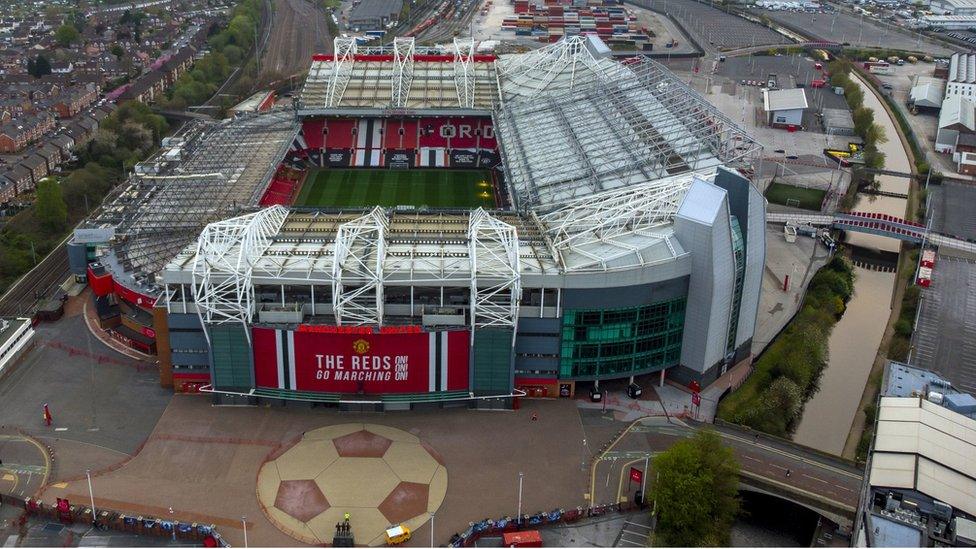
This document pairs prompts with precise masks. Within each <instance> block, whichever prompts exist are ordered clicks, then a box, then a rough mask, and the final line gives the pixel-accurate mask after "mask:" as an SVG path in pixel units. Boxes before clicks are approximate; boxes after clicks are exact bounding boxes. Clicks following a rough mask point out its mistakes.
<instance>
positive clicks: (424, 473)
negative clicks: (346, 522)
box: [257, 423, 447, 546]
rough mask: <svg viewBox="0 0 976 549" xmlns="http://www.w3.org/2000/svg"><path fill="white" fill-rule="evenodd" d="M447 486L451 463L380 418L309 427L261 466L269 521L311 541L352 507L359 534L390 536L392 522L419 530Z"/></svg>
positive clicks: (375, 540) (325, 539)
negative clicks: (447, 464) (446, 463)
mask: <svg viewBox="0 0 976 549" xmlns="http://www.w3.org/2000/svg"><path fill="white" fill-rule="evenodd" d="M446 492H447V468H445V467H444V464H443V463H442V460H441V458H440V456H439V454H437V452H436V451H435V450H433V449H432V448H430V446H428V445H426V444H425V443H423V442H422V441H421V440H420V439H419V438H418V437H416V436H414V435H411V434H410V433H407V432H406V431H401V430H400V429H395V428H392V427H386V426H383V425H376V424H370V423H366V424H362V423H346V424H342V425H333V426H330V427H322V428H320V429H316V430H314V431H309V432H307V433H305V434H304V435H303V436H302V439H301V440H300V441H298V442H297V443H296V444H295V445H294V446H291V447H290V448H287V449H285V450H284V451H282V452H281V455H279V456H277V457H276V458H275V459H273V460H269V461H268V462H267V463H265V464H264V465H263V466H262V467H261V470H260V471H259V472H258V486H257V494H258V501H259V502H260V503H261V505H262V507H263V509H264V512H265V513H266V514H267V515H268V518H270V519H271V522H272V523H273V524H274V525H275V526H276V527H277V528H278V529H279V530H282V531H283V532H285V533H287V534H288V535H290V536H291V537H293V538H295V539H296V540H299V541H301V542H303V543H308V544H312V545H314V544H319V543H331V542H332V538H333V535H334V534H335V532H336V525H337V524H339V523H340V522H341V521H343V518H344V516H345V515H346V513H348V514H350V515H351V523H352V524H353V525H354V526H355V530H354V531H355V533H356V535H357V542H358V543H360V544H362V543H366V544H369V545H370V546H377V545H382V544H384V543H385V542H386V539H385V536H384V531H385V530H386V529H387V528H388V527H389V526H391V525H404V526H407V527H408V528H409V529H410V530H416V529H417V528H419V527H420V526H421V525H422V524H424V523H426V522H427V521H429V520H430V516H431V513H436V511H437V509H438V508H439V507H440V505H441V503H442V502H443V501H444V495H445V493H446Z"/></svg>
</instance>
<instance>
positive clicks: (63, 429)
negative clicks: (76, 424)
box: [54, 427, 68, 431]
mask: <svg viewBox="0 0 976 549" xmlns="http://www.w3.org/2000/svg"><path fill="white" fill-rule="evenodd" d="M54 430H55V431H67V430H68V428H67V427H55V428H54Z"/></svg>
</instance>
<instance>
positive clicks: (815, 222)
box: [766, 212, 976, 253]
mask: <svg viewBox="0 0 976 549" xmlns="http://www.w3.org/2000/svg"><path fill="white" fill-rule="evenodd" d="M766 222H767V223H783V224H787V223H788V224H792V225H811V226H814V227H833V228H835V229H840V230H842V231H851V232H856V233H867V234H874V235H879V236H887V237H889V238H896V239H898V240H904V241H906V242H912V243H915V244H920V243H921V242H922V241H923V240H924V241H925V242H927V243H929V244H932V245H933V246H938V247H940V248H948V249H952V250H957V251H962V252H968V253H976V242H972V241H969V240H964V239H962V238H956V237H954V236H950V235H945V234H941V233H936V232H932V231H930V230H928V229H927V228H926V227H925V225H921V224H919V223H915V222H912V221H908V220H906V219H901V218H899V217H895V216H891V215H887V214H880V213H868V212H837V213H835V214H816V213H811V214H794V213H772V212H770V213H767V214H766Z"/></svg>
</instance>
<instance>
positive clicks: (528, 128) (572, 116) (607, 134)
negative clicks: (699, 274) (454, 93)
mask: <svg viewBox="0 0 976 549" xmlns="http://www.w3.org/2000/svg"><path fill="white" fill-rule="evenodd" d="M578 43H579V42H576V44H578ZM573 44H574V43H572V42H570V43H560V44H559V46H560V47H559V48H553V47H550V48H544V50H548V52H549V53H548V54H546V53H538V52H537V53H536V54H533V55H534V56H533V59H536V60H538V59H549V60H550V61H551V60H553V59H560V61H559V66H558V67H557V68H555V69H552V70H550V72H548V73H547V74H550V76H549V77H547V78H546V79H544V80H545V81H548V82H550V83H552V84H555V83H561V84H558V85H553V86H552V88H544V90H545V91H544V93H539V92H536V93H535V94H531V95H525V96H521V97H518V98H517V99H513V100H510V101H506V102H505V103H504V105H503V107H502V108H501V109H499V111H498V112H497V113H496V115H495V134H496V137H497V139H498V140H499V142H500V143H501V146H502V147H501V148H502V153H503V157H504V167H505V170H506V174H507V177H506V180H507V181H508V183H509V184H510V185H511V188H512V190H513V192H514V194H515V197H514V198H515V200H516V202H517V205H518V206H519V207H520V208H537V209H543V210H546V209H551V208H552V207H554V206H557V205H561V204H564V203H568V202H571V201H573V200H577V199H584V200H585V199H586V197H589V196H592V195H596V194H598V193H606V192H616V191H625V190H626V189H628V188H630V187H635V186H641V187H642V188H645V189H656V190H654V191H652V192H661V193H664V194H668V193H670V189H668V188H666V186H662V185H659V184H655V182H660V180H662V179H663V178H667V177H668V176H671V175H676V174H680V173H685V172H689V171H703V170H705V171H707V170H710V169H713V168H715V167H716V166H719V165H726V166H730V167H733V168H734V167H738V166H739V165H740V164H744V163H747V161H748V160H749V159H750V158H751V157H753V156H754V155H756V154H758V151H759V150H760V148H761V145H759V144H758V143H757V142H756V141H754V140H753V139H752V138H751V137H749V136H748V135H747V134H746V133H745V132H744V131H743V130H741V129H740V128H739V127H738V126H736V125H735V123H733V122H732V121H731V120H729V119H728V118H726V117H725V116H724V115H722V114H721V113H720V112H719V111H718V110H717V109H715V108H714V107H712V106H711V105H710V104H709V103H708V102H706V101H705V100H704V99H703V98H702V97H701V96H699V95H698V94H697V93H696V92H695V91H694V90H692V89H691V88H689V87H688V86H687V85H685V84H684V83H683V82H681V81H680V80H679V79H678V78H676V77H675V76H674V75H673V74H672V73H671V72H670V71H668V70H667V69H665V68H664V67H663V66H661V65H660V64H658V63H656V62H654V61H652V60H650V59H647V58H636V59H632V60H630V61H629V62H627V63H617V62H614V61H611V60H609V59H595V58H593V57H592V55H591V53H590V52H589V50H588V49H587V48H585V47H583V48H577V49H575V50H574V49H573ZM540 51H543V50H540ZM557 54H559V55H557ZM572 58H579V59H582V60H584V61H579V62H574V61H573V60H572ZM523 65H525V64H524V63H521V64H519V66H523ZM531 65H532V66H535V67H536V68H539V69H543V65H540V64H539V63H534V64H531ZM581 67H587V68H586V69H584V71H583V72H581V71H580V68H581ZM550 68H551V66H550ZM545 70H549V69H545ZM521 72H522V73H523V74H524V72H525V71H524V70H523V71H521ZM503 74H504V72H503ZM582 74H585V77H583V78H580V76H582ZM505 86H507V84H506V83H505V82H503V83H502V88H503V89H504V88H505ZM553 88H554V89H553ZM672 202H673V201H672ZM672 209H673V208H672V206H668V209H667V212H668V213H673V211H672Z"/></svg>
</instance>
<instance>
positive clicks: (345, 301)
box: [332, 207, 388, 325]
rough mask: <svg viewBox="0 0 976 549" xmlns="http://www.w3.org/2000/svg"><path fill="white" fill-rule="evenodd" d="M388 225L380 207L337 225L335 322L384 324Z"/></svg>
mask: <svg viewBox="0 0 976 549" xmlns="http://www.w3.org/2000/svg"><path fill="white" fill-rule="evenodd" d="M387 228H388V221H387V218H386V214H385V213H384V212H383V209H382V208H379V207H376V208H373V210H372V211H370V212H369V213H367V214H366V215H363V216H362V217H358V218H356V219H353V220H352V221H348V222H346V223H343V224H342V225H340V226H339V231H338V233H337V234H336V239H335V258H334V262H333V265H332V308H333V309H334V311H335V317H336V323H337V324H339V325H382V324H383V261H384V257H385V254H386V231H387Z"/></svg>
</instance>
